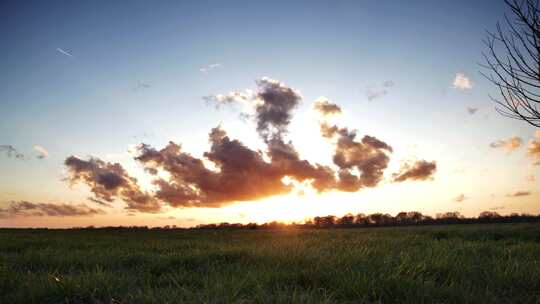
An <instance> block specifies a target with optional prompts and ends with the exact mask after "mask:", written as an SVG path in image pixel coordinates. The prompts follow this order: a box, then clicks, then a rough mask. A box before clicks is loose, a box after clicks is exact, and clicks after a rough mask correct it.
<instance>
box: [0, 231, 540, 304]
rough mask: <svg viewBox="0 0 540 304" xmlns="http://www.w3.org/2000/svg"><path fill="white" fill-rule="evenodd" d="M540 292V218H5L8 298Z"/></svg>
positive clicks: (516, 297) (438, 296)
mask: <svg viewBox="0 0 540 304" xmlns="http://www.w3.org/2000/svg"><path fill="white" fill-rule="evenodd" d="M186 302H187V303H193V302H195V303H540V224H494V225H454V226H432V227H396V228H372V229H329V230H285V231H257V230H255V231H249V230H242V231H117V232H107V231H97V230H96V231H75V230H71V231H61V230H56V231H31V230H0V303H186Z"/></svg>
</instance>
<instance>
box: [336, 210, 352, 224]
mask: <svg viewBox="0 0 540 304" xmlns="http://www.w3.org/2000/svg"><path fill="white" fill-rule="evenodd" d="M353 224H354V215H352V214H351V213H347V214H345V215H344V216H342V217H341V218H339V219H338V225H340V226H345V227H348V226H352V225H353Z"/></svg>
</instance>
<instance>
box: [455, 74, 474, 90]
mask: <svg viewBox="0 0 540 304" xmlns="http://www.w3.org/2000/svg"><path fill="white" fill-rule="evenodd" d="M453 85H454V88H455V89H460V90H470V89H472V86H473V85H472V82H471V80H470V79H469V78H468V77H467V76H465V74H463V73H457V74H456V77H455V78H454V83H453Z"/></svg>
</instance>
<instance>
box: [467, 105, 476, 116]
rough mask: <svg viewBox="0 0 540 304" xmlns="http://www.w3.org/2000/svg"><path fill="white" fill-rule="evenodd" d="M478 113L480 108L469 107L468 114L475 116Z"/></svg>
mask: <svg viewBox="0 0 540 304" xmlns="http://www.w3.org/2000/svg"><path fill="white" fill-rule="evenodd" d="M476 111H478V108H474V107H467V112H468V113H469V114H471V115H474V114H475V113H476Z"/></svg>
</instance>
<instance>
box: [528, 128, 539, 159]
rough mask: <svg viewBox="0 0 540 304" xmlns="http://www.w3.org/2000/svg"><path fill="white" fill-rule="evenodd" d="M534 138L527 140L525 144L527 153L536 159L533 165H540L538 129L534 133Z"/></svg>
mask: <svg viewBox="0 0 540 304" xmlns="http://www.w3.org/2000/svg"><path fill="white" fill-rule="evenodd" d="M534 137H535V138H536V139H531V140H529V143H528V144H527V155H529V156H531V157H533V158H535V159H536V161H535V163H534V165H536V166H538V165H540V130H537V131H536V132H535V133H534Z"/></svg>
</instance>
